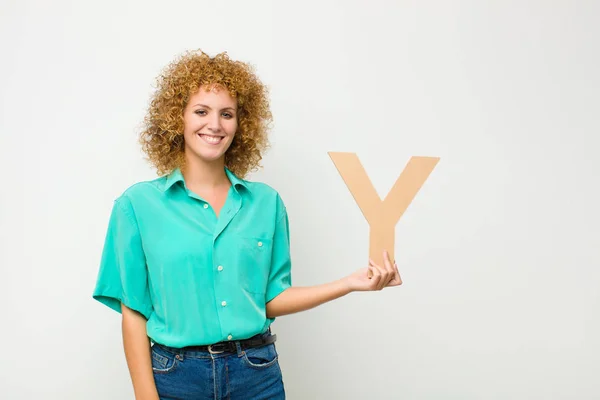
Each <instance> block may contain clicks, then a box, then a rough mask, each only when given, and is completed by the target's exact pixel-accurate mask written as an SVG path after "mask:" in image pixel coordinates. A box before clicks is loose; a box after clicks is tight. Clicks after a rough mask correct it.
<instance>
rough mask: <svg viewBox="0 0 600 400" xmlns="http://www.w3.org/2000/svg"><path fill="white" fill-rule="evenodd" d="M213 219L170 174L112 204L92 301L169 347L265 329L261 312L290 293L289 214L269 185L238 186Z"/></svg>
mask: <svg viewBox="0 0 600 400" xmlns="http://www.w3.org/2000/svg"><path fill="white" fill-rule="evenodd" d="M225 171H226V173H227V176H228V178H229V180H230V181H231V184H232V186H231V188H230V189H229V193H228V195H227V199H226V201H225V204H224V206H223V208H222V209H221V212H220V214H219V217H218V218H217V216H216V214H215V212H214V211H213V209H212V207H211V206H210V204H208V203H207V202H206V201H205V200H203V199H202V198H200V197H199V196H197V195H196V194H195V193H193V192H191V191H190V190H189V189H188V188H187V187H186V185H185V181H184V179H183V175H182V174H181V171H180V170H179V169H176V170H174V171H173V172H172V173H171V174H169V175H167V176H164V177H161V178H157V179H154V180H151V181H144V182H140V183H137V184H135V185H133V186H131V187H129V188H128V189H127V190H125V191H124V193H123V194H121V195H120V196H119V197H118V198H117V199H116V200H115V202H114V204H113V208H112V213H111V216H110V220H109V223H108V231H107V234H106V240H105V243H104V248H103V252H102V257H101V260H100V268H99V272H98V278H97V282H96V287H95V289H94V292H93V298H94V299H96V300H98V301H100V302H101V303H103V304H105V305H107V306H108V307H110V308H111V309H113V310H116V311H117V312H119V313H120V312H121V302H122V303H123V304H125V305H126V306H127V307H129V308H131V309H133V310H136V311H138V312H140V313H141V314H142V315H144V317H146V319H147V325H146V329H147V334H148V336H149V337H150V339H151V340H152V341H154V342H157V343H161V344H165V345H168V346H172V347H183V346H189V345H204V344H211V343H216V342H220V341H223V340H240V339H245V338H248V337H251V336H253V335H255V334H258V333H262V332H264V331H266V330H267V328H268V327H269V326H270V325H271V323H272V322H273V321H274V318H267V317H266V312H265V309H266V303H268V302H269V301H271V300H272V299H273V298H275V297H276V296H277V295H279V294H280V293H281V292H283V291H284V290H285V289H286V288H288V287H290V286H291V260H290V246H289V244H290V240H289V227H288V215H287V211H286V208H285V205H284V203H283V201H282V199H281V197H280V196H279V194H278V193H277V191H275V190H274V189H273V188H271V187H270V186H268V185H266V184H264V183H259V182H250V181H246V180H242V179H239V178H237V177H236V176H235V175H234V174H233V173H232V172H231V171H229V170H228V169H225Z"/></svg>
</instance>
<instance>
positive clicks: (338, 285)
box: [267, 279, 351, 318]
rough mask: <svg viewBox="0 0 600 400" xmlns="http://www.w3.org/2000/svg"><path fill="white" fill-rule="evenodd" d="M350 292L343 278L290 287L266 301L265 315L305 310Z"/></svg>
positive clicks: (270, 315) (273, 316) (272, 315)
mask: <svg viewBox="0 0 600 400" xmlns="http://www.w3.org/2000/svg"><path fill="white" fill-rule="evenodd" d="M350 292H351V290H350V288H349V286H348V285H347V284H346V282H345V281H344V280H343V279H340V280H337V281H334V282H329V283H325V284H322V285H317V286H308V287H290V288H288V289H286V290H284V291H283V292H282V293H281V294H279V295H278V296H277V297H275V298H274V299H273V300H271V301H270V302H268V303H267V317H268V318H275V317H279V316H282V315H287V314H293V313H297V312H300V311H306V310H309V309H311V308H314V307H317V306H319V305H321V304H324V303H326V302H329V301H332V300H335V299H337V298H340V297H342V296H345V295H347V294H348V293H350Z"/></svg>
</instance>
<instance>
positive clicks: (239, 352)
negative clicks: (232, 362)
mask: <svg viewBox="0 0 600 400" xmlns="http://www.w3.org/2000/svg"><path fill="white" fill-rule="evenodd" d="M234 343H235V350H236V351H237V356H238V357H241V356H243V355H244V351H243V350H242V345H241V343H240V341H239V340H236V341H235V342H234Z"/></svg>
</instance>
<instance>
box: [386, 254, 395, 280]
mask: <svg viewBox="0 0 600 400" xmlns="http://www.w3.org/2000/svg"><path fill="white" fill-rule="evenodd" d="M383 264H384V266H385V270H386V273H387V275H386V282H385V286H387V285H388V284H389V283H390V282H391V281H392V280H393V279H394V278H395V276H396V271H395V269H394V266H393V265H392V261H391V260H390V254H389V253H388V252H387V251H384V252H383ZM385 286H384V287H385Z"/></svg>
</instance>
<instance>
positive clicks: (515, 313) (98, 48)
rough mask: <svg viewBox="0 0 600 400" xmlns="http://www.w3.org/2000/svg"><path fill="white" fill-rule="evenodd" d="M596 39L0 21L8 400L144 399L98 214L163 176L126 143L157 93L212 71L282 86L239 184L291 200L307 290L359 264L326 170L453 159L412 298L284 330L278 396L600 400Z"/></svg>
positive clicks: (346, 23)
mask: <svg viewBox="0 0 600 400" xmlns="http://www.w3.org/2000/svg"><path fill="white" fill-rule="evenodd" d="M599 19H600V2H597V1H567V0H564V1H547V0H539V1H500V0H498V1H488V2H481V1H467V0H464V1H420V2H417V1H410V2H409V1H384V0H371V1H369V2H367V1H362V2H359V1H331V0H321V1H306V0H304V1H300V2H295V3H289V2H275V1H272V2H264V1H263V2H260V1H228V2H217V1H171V2H148V1H139V0H138V1H123V2H120V1H114V0H113V1H102V2H99V1H94V2H91V1H86V2H82V1H80V2H75V1H66V0H57V1H53V2H46V1H41V0H27V1H17V0H8V1H7V0H4V1H2V2H1V3H0V45H1V49H2V58H1V60H2V62H1V63H0V152H1V154H0V155H1V158H0V163H1V164H0V167H1V171H2V178H1V185H0V190H1V196H0V266H1V269H0V304H1V305H2V306H1V307H2V314H3V318H2V320H1V329H0V343H1V345H2V350H1V351H0V354H1V357H0V358H1V359H2V362H1V363H0V397H1V398H3V399H11V400H12V399H86V400H88V399H89V400H93V399H115V400H116V399H131V398H133V395H132V393H133V392H132V389H131V385H130V381H129V376H128V372H127V367H126V364H125V358H124V355H123V352H122V347H121V333H120V318H119V316H118V314H116V313H114V312H112V311H111V310H109V309H107V308H106V307H104V306H102V305H101V304H99V303H96V302H95V301H94V300H92V298H91V293H92V290H93V287H94V284H95V279H96V274H97V266H98V262H99V257H100V253H101V248H102V245H103V240H104V235H105V229H106V224H107V221H108V216H109V212H110V208H111V205H112V200H113V199H114V198H115V197H116V196H117V195H118V194H120V193H121V191H122V190H123V189H124V188H126V187H127V186H129V185H130V184H131V183H133V182H135V181H138V180H142V179H151V178H154V176H155V175H154V174H153V170H152V169H151V167H150V166H149V165H148V164H146V162H145V161H144V160H143V158H142V155H141V153H140V151H139V148H138V145H137V142H136V138H137V137H136V133H137V128H138V127H139V124H140V122H141V119H142V117H143V115H144V111H145V107H146V104H147V101H148V98H149V95H150V92H151V90H152V84H153V82H154V78H155V76H156V75H157V74H158V73H159V71H160V69H161V68H162V67H163V66H164V65H166V64H167V63H168V62H169V61H170V60H171V59H172V58H173V57H175V56H176V55H177V54H179V53H180V52H181V51H184V50H186V49H193V48H202V49H204V50H205V51H208V52H209V53H211V54H213V55H214V54H216V53H217V52H220V51H223V50H226V51H228V52H229V54H230V55H231V56H232V57H233V58H237V59H241V60H245V61H249V62H251V63H252V64H254V65H256V66H257V70H258V73H259V75H260V76H261V77H262V79H263V80H264V81H265V82H266V83H267V84H268V85H269V86H270V87H271V93H272V106H273V112H274V115H275V125H274V132H273V136H272V144H273V145H272V149H271V151H270V152H269V153H268V154H267V156H266V158H265V160H264V165H265V169H264V170H263V171H261V172H260V173H257V174H255V175H254V177H253V178H254V179H259V180H263V181H266V182H267V183H269V184H271V185H272V186H274V187H275V188H277V189H278V190H279V191H280V193H281V194H282V196H283V197H284V199H285V200H286V203H287V206H288V209H289V212H290V218H291V224H292V225H291V233H292V251H293V255H294V260H295V264H294V280H295V283H296V284H297V285H310V284H317V283H323V282H326V281H329V280H333V279H337V278H339V277H341V276H344V275H346V274H348V273H351V272H352V271H354V270H355V269H357V268H360V267H362V266H364V265H365V260H366V258H367V256H368V254H367V253H368V248H367V247H368V225H367V223H366V221H365V220H364V218H363V216H362V214H361V213H360V210H359V208H358V207H357V206H356V204H355V203H354V200H353V199H352V196H351V195H350V193H349V192H348V190H347V189H346V186H345V185H344V183H343V181H342V179H341V177H340V176H339V174H338V172H337V171H336V169H335V167H334V165H333V163H332V162H331V161H330V159H329V157H328V155H327V152H328V151H351V152H357V153H358V155H359V157H360V159H361V161H362V162H363V164H364V165H365V168H366V169H367V171H368V173H369V175H370V176H371V179H372V180H373V183H374V184H375V186H376V188H377V190H378V191H379V193H380V194H381V195H382V196H384V195H385V194H387V191H388V190H389V189H390V188H391V186H392V185H393V183H394V181H395V179H396V177H397V176H398V174H399V173H400V171H401V170H402V169H403V168H404V166H405V164H406V162H407V161H408V159H409V158H410V156H412V155H425V156H439V157H441V161H440V163H439V164H438V166H437V167H436V169H435V170H434V172H433V173H432V175H431V176H430V178H429V180H428V181H427V182H426V183H425V185H424V187H423V189H422V190H421V191H420V192H419V194H418V195H417V197H416V198H415V200H414V201H413V203H412V204H411V206H410V207H409V209H408V210H407V212H406V213H405V215H404V216H403V218H402V219H401V220H400V222H399V224H398V226H397V231H396V232H397V237H396V246H397V247H396V249H397V260H398V264H399V267H400V271H401V273H402V276H403V279H404V282H405V283H404V285H403V286H402V287H400V288H396V289H393V290H391V289H390V290H385V291H383V292H378V293H361V294H352V295H350V296H348V297H345V298H342V299H339V300H337V301H335V302H333V303H329V304H327V305H324V306H322V307H319V308H317V309H314V310H312V311H308V312H305V313H302V314H297V315H292V316H287V317H283V318H280V319H279V320H278V321H277V322H276V323H275V325H274V330H275V331H276V332H277V333H278V335H279V339H280V340H279V342H278V349H279V351H280V355H281V358H280V362H281V365H282V368H283V372H284V380H285V383H286V387H287V392H288V398H290V399H461V400H462V399H545V400H548V399H598V398H600V380H599V379H598V376H599V373H600V366H599V363H598V360H599V357H600V339H599V338H600V323H599V321H598V319H599V315H600V296H599V290H598V289H599V284H600V270H599V267H600V254H599V251H598V250H599V248H600V233H599V226H600V211H598V209H599V208H598V204H599V203H600V190H599V184H598V174H599V173H600V161H599V157H598V151H599V150H600V140H599V139H598V133H599V130H600V122H599V109H600V100H599V94H598V93H599V90H600V74H599V72H598V71H600V57H599V52H600V45H599V44H598V43H599V37H600V24H599V23H598V20H599ZM293 175H295V177H294V178H291V177H292V176H293Z"/></svg>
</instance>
